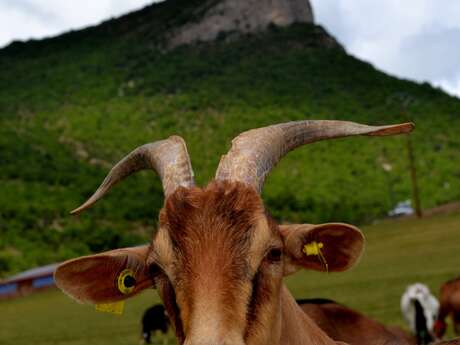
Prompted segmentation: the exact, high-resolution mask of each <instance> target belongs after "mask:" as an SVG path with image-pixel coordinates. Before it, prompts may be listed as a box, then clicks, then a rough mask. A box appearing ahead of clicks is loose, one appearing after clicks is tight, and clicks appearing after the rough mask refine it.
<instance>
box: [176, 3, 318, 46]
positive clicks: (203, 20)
mask: <svg viewBox="0 0 460 345" xmlns="http://www.w3.org/2000/svg"><path fill="white" fill-rule="evenodd" d="M293 23H313V10H312V8H311V5H310V2H309V0H220V1H217V0H208V1H204V2H203V4H202V5H201V6H199V7H198V8H197V9H196V10H195V20H194V21H193V22H189V23H187V24H185V25H183V26H181V27H179V28H177V29H176V30H174V32H173V33H172V34H171V36H170V39H169V45H170V47H176V46H179V45H182V44H189V43H193V42H198V41H212V40H214V39H216V38H217V37H218V36H219V35H220V34H231V33H251V32H258V31H262V30H264V29H266V28H267V27H268V26H269V25H271V24H274V25H277V26H287V25H290V24H293Z"/></svg>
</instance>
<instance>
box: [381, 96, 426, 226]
mask: <svg viewBox="0 0 460 345" xmlns="http://www.w3.org/2000/svg"><path fill="white" fill-rule="evenodd" d="M394 101H396V102H398V103H399V104H401V116H402V118H403V119H404V121H406V122H410V118H409V116H408V114H407V108H408V107H409V105H411V104H413V103H415V102H416V99H415V98H414V97H412V96H411V95H409V94H407V93H405V92H399V93H396V94H393V95H392V96H390V97H389V99H388V102H390V103H393V102H394ZM406 147H407V156H408V161H409V170H410V178H411V184H412V205H413V208H414V210H415V214H416V216H417V217H418V218H421V217H422V216H423V214H422V207H421V204H420V192H419V188H418V181H417V168H416V163H415V153H414V148H413V146H412V139H411V136H410V135H409V134H406Z"/></svg>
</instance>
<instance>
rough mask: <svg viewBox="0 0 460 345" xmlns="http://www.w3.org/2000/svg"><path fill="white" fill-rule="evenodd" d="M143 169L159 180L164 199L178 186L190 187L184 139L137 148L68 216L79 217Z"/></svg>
mask: <svg viewBox="0 0 460 345" xmlns="http://www.w3.org/2000/svg"><path fill="white" fill-rule="evenodd" d="M144 169H152V170H155V171H156V172H157V173H158V175H159V176H160V178H161V182H162V184H163V190H164V194H165V196H166V197H167V196H168V195H170V194H171V193H173V192H174V191H175V190H176V189H177V188H178V187H179V186H183V187H186V188H190V187H193V186H194V185H195V182H194V180H193V170H192V164H191V163H190V157H189V155H188V153H187V147H186V145H185V142H184V139H182V138H181V137H179V136H172V137H169V138H168V139H166V140H161V141H157V142H154V143H151V144H146V145H143V146H140V147H138V148H137V149H135V150H134V151H132V152H131V153H130V154H128V155H127V156H126V157H125V158H123V159H122V160H121V161H120V162H118V163H117V164H116V165H115V166H114V167H113V168H112V170H110V172H109V173H108V175H107V177H106V178H105V179H104V181H103V182H102V184H101V185H100V186H99V188H98V189H97V190H96V192H95V193H94V194H93V195H92V196H91V197H90V198H89V199H88V200H87V201H86V202H85V203H84V204H83V205H81V206H80V207H78V208H77V209H75V210H73V211H72V212H70V213H71V214H79V213H80V212H82V211H84V210H86V209H87V208H89V207H91V206H93V205H94V203H96V201H98V200H99V199H100V198H102V197H103V196H104V195H105V194H106V193H107V192H108V191H109V190H110V189H111V188H112V186H114V185H115V184H116V183H118V182H119V181H121V180H123V179H124V178H126V177H128V176H129V175H131V174H133V173H135V172H137V171H140V170H144Z"/></svg>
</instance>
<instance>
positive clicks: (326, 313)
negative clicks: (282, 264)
mask: <svg viewBox="0 0 460 345" xmlns="http://www.w3.org/2000/svg"><path fill="white" fill-rule="evenodd" d="M297 303H299V305H300V308H302V310H303V311H304V312H305V313H306V314H307V315H308V316H309V317H310V318H311V319H312V320H313V321H315V323H316V324H317V325H318V326H319V327H320V328H321V329H322V330H323V331H324V332H325V333H326V334H327V335H328V336H329V337H331V338H332V339H334V340H337V341H342V342H345V343H348V344H350V345H369V344H372V345H383V344H386V345H390V344H395V345H396V344H397V345H416V344H417V342H416V340H415V337H413V336H411V335H410V334H408V333H406V332H404V331H403V330H402V329H401V328H399V327H396V326H392V327H387V326H385V325H383V324H381V323H379V322H377V321H375V320H372V319H371V318H369V317H367V316H365V315H363V314H361V313H359V312H357V311H356V310H353V309H351V308H348V307H346V306H344V305H342V304H339V303H336V302H334V301H331V300H327V299H306V300H297Z"/></svg>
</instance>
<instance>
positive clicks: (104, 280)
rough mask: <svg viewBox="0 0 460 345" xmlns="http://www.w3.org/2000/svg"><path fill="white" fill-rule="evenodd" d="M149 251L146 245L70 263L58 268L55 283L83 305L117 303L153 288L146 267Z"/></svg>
mask: <svg viewBox="0 0 460 345" xmlns="http://www.w3.org/2000/svg"><path fill="white" fill-rule="evenodd" d="M148 251H149V246H148V245H145V246H140V247H132V248H123V249H116V250H112V251H109V252H104V253H101V254H96V255H90V256H84V257H81V258H77V259H73V260H69V261H66V262H64V263H62V264H61V265H59V266H58V268H57V269H56V272H55V273H54V280H55V282H56V285H57V286H58V287H59V288H60V289H61V290H62V291H64V292H65V293H66V294H68V295H69V296H71V297H72V298H74V299H76V300H77V301H79V302H82V303H93V304H99V303H111V302H116V301H120V300H123V299H126V298H129V297H131V296H133V295H135V294H137V293H139V292H141V291H142V290H144V289H146V288H148V287H152V286H153V283H152V281H151V279H150V278H149V275H148V270H147V268H146V264H145V260H146V258H147V253H148ZM127 276H129V278H128V280H126V277H127ZM125 282H127V283H126V285H124V284H125ZM120 284H121V285H122V286H120Z"/></svg>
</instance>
